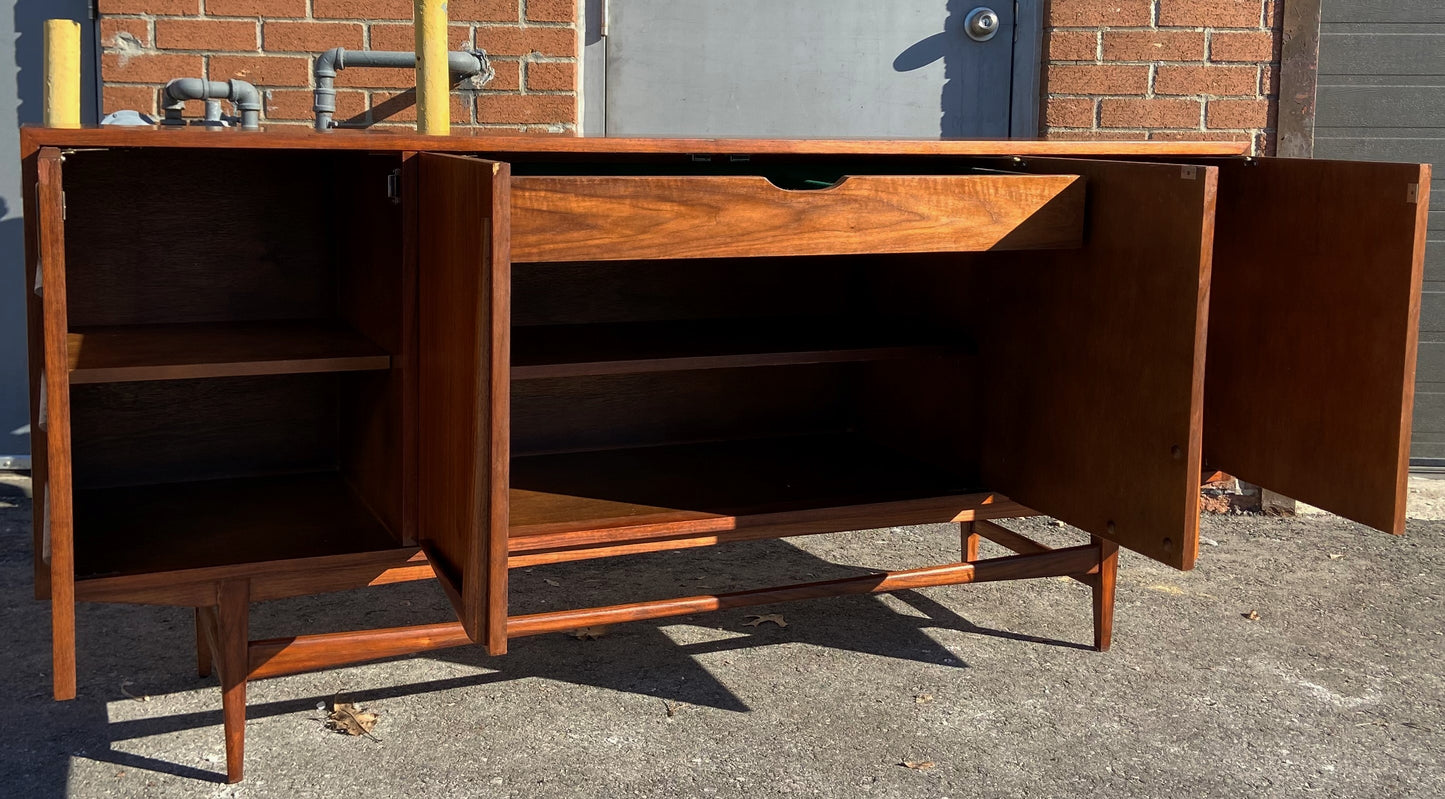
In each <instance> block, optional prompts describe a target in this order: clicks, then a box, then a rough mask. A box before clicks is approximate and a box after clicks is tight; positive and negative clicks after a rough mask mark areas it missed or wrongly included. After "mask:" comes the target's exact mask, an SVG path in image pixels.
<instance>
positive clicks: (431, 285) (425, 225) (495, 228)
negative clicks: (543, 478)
mask: <svg viewBox="0 0 1445 799" xmlns="http://www.w3.org/2000/svg"><path fill="white" fill-rule="evenodd" d="M413 160H414V162H415V164H416V165H417V167H418V169H419V173H418V176H417V193H418V197H419V202H418V208H417V212H418V218H417V240H418V245H419V253H418V266H417V272H418V275H417V280H418V302H419V307H418V312H417V320H418V324H419V326H420V337H419V345H420V356H419V367H420V369H419V381H420V382H419V394H418V396H419V405H420V408H419V410H420V428H419V443H420V446H419V458H418V478H419V486H420V494H419V502H418V512H419V514H420V517H419V523H418V527H417V531H418V538H419V540H420V541H421V544H422V547H423V548H424V549H426V550H427V553H428V555H429V556H432V557H433V564H432V565H433V566H434V567H435V568H436V569H437V576H438V577H439V578H440V579H441V580H442V581H443V582H444V583H445V584H447V587H448V589H449V590H448V596H450V597H452V598H453V599H454V601H456V602H457V603H458V606H457V608H456V610H457V614H458V616H459V617H460V619H461V622H462V624H463V625H464V626H465V627H466V629H467V632H468V633H469V634H470V635H471V637H472V640H474V641H477V642H478V643H486V644H487V646H488V650H489V651H491V652H492V654H502V653H503V652H505V651H506V630H505V627H504V625H502V624H501V623H500V622H499V621H498V620H500V619H504V618H505V616H506V580H507V574H506V569H507V561H506V543H507V539H506V531H507V504H508V503H507V479H508V478H507V474H508V469H509V466H510V443H511V435H510V424H511V422H510V414H509V411H508V408H509V402H510V392H509V390H508V389H509V384H510V377H509V363H508V360H509V352H510V344H509V338H510V331H511V316H510V313H509V309H510V305H511V297H510V281H511V269H510V265H509V263H508V260H507V253H508V246H507V232H508V229H509V228H508V223H507V212H508V208H509V203H508V201H507V186H508V179H509V174H508V170H507V165H505V164H499V163H494V162H491V161H482V160H479V159H475V158H461V157H458V156H450V155H436V154H431V153H422V154H420V155H418V156H417V157H416V158H415V159H413Z"/></svg>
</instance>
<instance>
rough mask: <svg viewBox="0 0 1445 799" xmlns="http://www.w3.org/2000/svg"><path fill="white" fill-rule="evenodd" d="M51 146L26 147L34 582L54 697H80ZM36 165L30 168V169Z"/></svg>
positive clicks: (63, 318)
mask: <svg viewBox="0 0 1445 799" xmlns="http://www.w3.org/2000/svg"><path fill="white" fill-rule="evenodd" d="M64 160H65V157H64V156H63V155H61V153H60V152H59V151H58V150H56V149H54V148H50V147H47V148H44V149H41V150H40V151H39V152H37V153H34V154H31V155H27V157H26V159H25V161H26V163H25V169H26V172H27V175H26V180H25V185H27V186H34V187H35V192H34V194H33V195H32V196H28V197H26V198H25V220H26V247H25V249H26V272H27V274H26V278H27V288H29V289H30V295H29V306H28V308H29V320H28V321H29V344H30V359H31V363H32V364H40V368H39V369H36V368H33V367H32V368H31V370H30V375H31V378H30V424H31V430H33V431H35V435H34V436H33V437H32V439H33V441H34V442H35V443H34V444H33V445H32V446H31V450H32V461H33V463H32V464H31V467H32V471H31V476H32V478H33V481H32V482H33V485H34V495H33V497H32V499H33V500H34V507H35V515H34V520H35V521H34V525H35V588H36V593H37V594H40V593H42V592H44V594H45V595H46V596H48V597H49V598H50V619H51V623H50V646H51V662H52V664H53V668H54V675H53V677H54V692H55V698H56V699H74V698H75V543H74V542H75V537H74V535H75V534H74V513H73V508H74V506H73V502H72V495H71V458H70V359H69V356H68V353H67V338H68V334H69V332H70V331H69V321H68V318H69V317H68V313H67V308H66V300H65V193H64V190H63V187H62V185H61V164H62V163H63V162H64ZM32 170H33V171H32Z"/></svg>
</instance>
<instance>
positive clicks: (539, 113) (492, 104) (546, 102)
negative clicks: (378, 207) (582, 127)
mask: <svg viewBox="0 0 1445 799" xmlns="http://www.w3.org/2000/svg"><path fill="white" fill-rule="evenodd" d="M477 121H478V122H487V123H491V124H513V125H515V124H526V123H547V122H576V121H577V98H576V97H575V96H573V95H570V94H482V95H478V96H477Z"/></svg>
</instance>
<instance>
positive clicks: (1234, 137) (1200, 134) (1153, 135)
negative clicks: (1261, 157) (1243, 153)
mask: <svg viewBox="0 0 1445 799" xmlns="http://www.w3.org/2000/svg"><path fill="white" fill-rule="evenodd" d="M1149 138H1150V139H1153V140H1154V141H1238V142H1248V141H1250V140H1251V138H1252V137H1251V136H1250V134H1248V133H1245V132H1243V131H1237V130H1230V131H1225V130H1151V131H1149Z"/></svg>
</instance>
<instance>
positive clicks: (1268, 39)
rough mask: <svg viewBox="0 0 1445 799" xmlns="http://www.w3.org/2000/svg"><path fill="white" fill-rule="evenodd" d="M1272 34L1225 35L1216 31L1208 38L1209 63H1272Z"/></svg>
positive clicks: (1273, 43) (1273, 42) (1253, 32)
mask: <svg viewBox="0 0 1445 799" xmlns="http://www.w3.org/2000/svg"><path fill="white" fill-rule="evenodd" d="M1274 45H1275V39H1274V34H1273V33H1270V32H1269V31H1248V32H1245V33H1225V32H1219V31H1216V32H1215V33H1214V35H1213V36H1211V37H1210V38H1209V60H1210V61H1250V62H1261V61H1273V60H1274Z"/></svg>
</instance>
